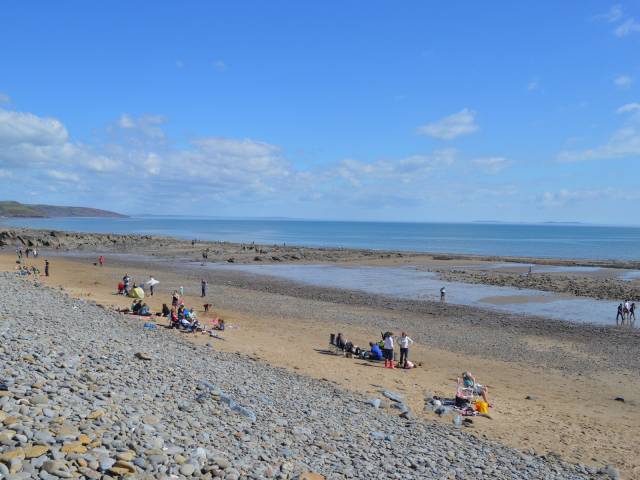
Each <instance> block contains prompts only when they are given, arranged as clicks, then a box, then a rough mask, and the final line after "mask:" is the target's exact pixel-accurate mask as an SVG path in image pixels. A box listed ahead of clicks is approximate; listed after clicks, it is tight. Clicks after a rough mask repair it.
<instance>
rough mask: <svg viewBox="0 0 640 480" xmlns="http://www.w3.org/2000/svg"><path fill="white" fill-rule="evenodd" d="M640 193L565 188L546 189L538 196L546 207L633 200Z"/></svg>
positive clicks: (605, 189) (604, 189) (607, 189)
mask: <svg viewBox="0 0 640 480" xmlns="http://www.w3.org/2000/svg"><path fill="white" fill-rule="evenodd" d="M639 197H640V194H639V193H637V192H635V191H632V192H627V191H623V190H621V189H619V188H612V187H608V188H600V189H574V190H571V189H568V188H563V189H560V190H558V191H555V192H551V191H546V192H543V193H542V194H541V195H540V196H539V197H538V203H539V204H540V205H542V206H543V207H546V208H558V207H564V206H566V205H568V204H570V203H578V202H588V201H602V200H605V199H610V200H622V201H632V200H637V199H638V198H639Z"/></svg>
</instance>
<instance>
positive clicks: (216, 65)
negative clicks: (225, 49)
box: [213, 60, 227, 72]
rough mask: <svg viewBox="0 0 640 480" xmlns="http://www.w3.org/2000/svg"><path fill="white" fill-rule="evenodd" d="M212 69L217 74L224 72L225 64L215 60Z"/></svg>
mask: <svg viewBox="0 0 640 480" xmlns="http://www.w3.org/2000/svg"><path fill="white" fill-rule="evenodd" d="M213 68H215V69H216V70H218V71H219V72H224V71H225V70H226V69H227V64H226V63H224V62H223V61H222V60H216V61H214V62H213Z"/></svg>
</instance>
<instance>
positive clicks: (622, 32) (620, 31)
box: [613, 17, 640, 37]
mask: <svg viewBox="0 0 640 480" xmlns="http://www.w3.org/2000/svg"><path fill="white" fill-rule="evenodd" d="M637 32H640V23H638V21H637V20H636V19H635V18H633V17H631V18H628V19H626V20H625V21H624V22H622V23H621V24H620V25H618V26H617V27H616V28H615V30H614V31H613V33H614V35H615V36H616V37H626V36H628V35H631V34H632V33H637Z"/></svg>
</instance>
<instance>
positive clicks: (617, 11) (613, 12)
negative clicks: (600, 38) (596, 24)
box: [593, 4, 624, 23]
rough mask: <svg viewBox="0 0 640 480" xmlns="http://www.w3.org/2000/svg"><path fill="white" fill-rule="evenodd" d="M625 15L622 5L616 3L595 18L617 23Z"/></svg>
mask: <svg viewBox="0 0 640 480" xmlns="http://www.w3.org/2000/svg"><path fill="white" fill-rule="evenodd" d="M623 16H624V13H623V11H622V5H620V4H616V5H613V6H612V7H611V8H610V9H609V11H608V12H606V13H601V14H599V15H596V16H595V17H593V19H594V20H596V21H600V22H607V23H615V22H617V21H618V20H621V19H622V17H623Z"/></svg>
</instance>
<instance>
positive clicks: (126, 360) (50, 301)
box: [0, 273, 614, 480]
mask: <svg viewBox="0 0 640 480" xmlns="http://www.w3.org/2000/svg"><path fill="white" fill-rule="evenodd" d="M0 291H2V292H3V301H2V303H1V304H0V319H1V320H2V326H3V327H2V328H3V330H2V331H1V332H0V334H1V335H2V342H1V343H2V345H3V347H7V346H9V348H4V349H2V350H0V379H1V382H2V383H3V384H6V387H7V389H6V390H1V389H0V392H4V393H5V395H4V396H2V397H0V422H2V425H1V426H0V477H8V476H10V475H14V477H10V478H40V479H42V480H56V479H60V478H75V477H83V478H89V479H96V480H97V479H105V480H109V479H115V478H120V477H121V476H129V477H130V478H160V479H170V478H176V477H200V478H206V479H214V478H216V479H227V480H237V479H239V478H247V479H253V478H255V479H258V478H274V479H278V480H286V479H291V480H295V479H298V480H324V479H325V478H362V477H365V478H389V479H394V480H398V479H402V480H405V479H407V480H414V479H416V480H417V479H422V478H452V479H453V478H455V479H471V478H473V479H483V478H486V479H488V478H492V479H493V478H495V479H498V480H507V479H512V478H516V479H523V480H524V479H534V480H538V479H539V480H542V479H545V480H546V479H550V480H560V479H565V478H570V479H575V480H579V479H587V478H592V477H593V472H592V471H589V470H587V469H586V468H583V469H581V468H582V467H580V466H573V465H568V464H564V463H562V462H558V461H557V459H543V458H540V457H531V459H530V460H528V461H527V462H525V461H524V460H523V457H522V454H521V453H519V452H516V451H515V450H512V449H509V448H506V447H502V446H500V445H497V444H495V443H489V442H486V441H485V440H483V439H481V438H475V437H471V436H469V435H468V434H467V433H465V432H464V431H461V430H458V431H455V432H452V430H453V429H452V428H451V427H450V426H448V425H441V424H437V423H425V422H421V421H418V420H413V419H411V421H408V420H409V419H410V418H411V417H410V411H409V408H408V407H407V405H406V404H405V403H404V398H403V396H402V395H401V394H400V393H396V392H392V391H386V390H384V391H382V395H381V398H372V399H370V400H366V401H363V399H362V398H360V397H358V396H357V395H355V394H353V393H351V392H348V391H345V390H342V389H338V388H336V386H335V385H333V384H330V383H329V382H323V381H317V380H314V379H311V378H307V377H304V376H300V375H297V374H292V373H289V372H287V371H285V370H283V369H278V368H272V367H270V366H268V365H266V364H263V363H260V362H259V361H254V360H251V359H249V358H246V357H244V356H242V355H238V354H233V353H223V352H219V351H217V350H212V349H206V348H205V347H204V346H201V347H199V346H194V345H192V344H190V343H188V342H185V341H184V340H183V339H182V338H181V336H176V335H174V332H165V331H164V329H158V330H157V331H155V332H153V333H150V332H147V331H146V330H144V329H143V325H142V323H141V322H140V321H139V320H137V319H135V318H133V317H127V316H123V315H120V314H117V313H114V312H110V311H109V310H107V309H103V308H99V307H97V306H96V305H93V304H91V303H87V302H84V301H81V300H75V299H72V298H70V297H67V296H66V295H65V294H64V293H60V292H59V291H56V290H52V289H49V288H46V287H40V288H35V287H33V286H31V285H30V284H29V283H25V282H23V281H22V280H19V279H16V278H15V277H14V276H13V274H4V273H0ZM78 325H82V328H78ZM5 327H6V328H5ZM24 356H30V357H28V358H30V360H29V361H26V360H24V359H23V357H24ZM152 359H153V362H152V363H150V361H151V360H152ZM377 388H381V387H377ZM390 402H392V403H390ZM363 405H369V406H371V407H373V408H369V407H368V406H367V407H366V408H365V407H363ZM390 405H393V407H394V409H395V410H396V411H397V412H398V413H400V414H402V418H401V417H399V416H398V415H391V414H390V413H391V412H390V411H385V412H384V413H383V412H381V411H377V409H380V408H387V407H389V406H390ZM14 425H15V427H14ZM9 426H11V427H12V428H9ZM367 432H369V434H367ZM363 433H364V434H363ZM451 452H453V455H451V454H450V453H451ZM459 459H465V461H464V462H461V461H460V460H459ZM484 459H487V460H486V462H485V460H484ZM12 472H13V473H12ZM607 472H613V470H607ZM611 478H614V477H611Z"/></svg>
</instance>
